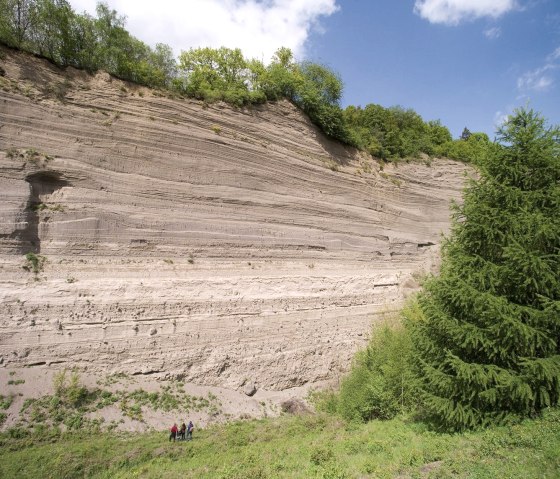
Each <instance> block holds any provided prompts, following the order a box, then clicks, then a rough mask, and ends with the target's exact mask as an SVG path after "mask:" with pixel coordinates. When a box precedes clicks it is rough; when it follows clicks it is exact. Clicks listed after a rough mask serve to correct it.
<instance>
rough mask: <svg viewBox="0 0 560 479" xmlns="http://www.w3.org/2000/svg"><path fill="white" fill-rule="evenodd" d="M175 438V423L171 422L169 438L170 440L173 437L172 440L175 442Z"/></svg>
mask: <svg viewBox="0 0 560 479" xmlns="http://www.w3.org/2000/svg"><path fill="white" fill-rule="evenodd" d="M176 438H177V423H175V424H173V426H172V427H171V434H170V435H169V440H170V441H171V440H172V439H173V442H175V439H176Z"/></svg>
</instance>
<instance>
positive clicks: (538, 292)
mask: <svg viewBox="0 0 560 479" xmlns="http://www.w3.org/2000/svg"><path fill="white" fill-rule="evenodd" d="M474 136H475V135H471V137H469V139H468V140H466V142H469V141H471V138H473V137H474ZM559 138H560V135H559V130H558V129H552V128H546V127H545V124H544V120H543V119H542V118H541V117H540V116H539V115H537V114H535V113H534V112H533V111H532V110H529V111H527V110H519V111H516V113H515V115H513V116H512V117H510V118H509V120H508V121H507V123H506V124H505V125H504V126H503V127H502V129H501V130H500V131H499V139H500V140H501V142H502V146H501V147H496V148H491V149H490V150H489V152H490V153H489V155H488V158H487V159H486V160H485V161H484V162H483V163H482V164H481V178H480V180H478V181H472V182H471V184H470V185H469V187H468V188H467V189H466V190H465V193H464V203H463V205H461V206H456V208H455V214H454V221H453V229H452V235H451V238H450V239H449V240H448V241H447V242H446V244H445V247H444V258H443V265H442V271H441V274H440V276H439V277H436V278H432V279H431V280H429V281H428V282H427V283H426V285H425V291H424V293H423V294H422V295H421V296H420V298H419V304H420V307H421V309H422V312H423V314H424V318H423V319H421V320H418V321H411V322H410V323H409V324H410V325H411V326H412V328H411V330H412V332H413V337H414V342H415V346H416V348H417V357H418V361H417V363H418V367H419V368H418V369H419V375H420V377H421V380H422V391H423V402H424V406H425V412H426V414H427V416H428V417H430V418H431V419H432V420H434V421H435V422H436V423H437V424H439V425H441V426H442V427H446V428H452V429H463V428H468V427H475V426H478V425H486V424H489V423H496V422H497V423H500V422H506V421H509V420H512V419H514V418H515V417H518V416H531V415H534V414H536V413H538V412H539V411H541V410H543V409H544V408H547V407H549V406H551V405H556V404H558V402H559V398H560V254H559V253H560V215H559V214H558V212H559V211H560V154H559V153H560V149H559V146H558V141H559ZM461 141H464V140H461Z"/></svg>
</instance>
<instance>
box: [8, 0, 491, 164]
mask: <svg viewBox="0 0 560 479" xmlns="http://www.w3.org/2000/svg"><path fill="white" fill-rule="evenodd" d="M125 20H126V19H125V17H124V16H120V15H119V14H118V13H117V12H116V11H115V10H112V9H110V8H109V6H108V5H107V4H106V3H102V2H100V3H98V4H97V9H96V16H91V15H89V14H87V13H83V14H78V13H76V12H75V11H74V10H73V9H72V7H71V6H70V4H69V3H68V2H67V1H66V0H0V41H1V42H2V43H4V44H6V45H8V46H10V47H13V48H18V49H21V50H24V51H27V52H31V53H33V54H36V55H39V56H42V57H45V58H48V59H49V60H51V61H52V62H54V63H55V64H57V65H59V66H61V67H65V66H73V67H75V68H80V69H85V70H87V71H89V72H95V71H97V70H105V71H107V72H108V73H110V74H111V75H114V76H115V77H118V78H120V79H123V80H128V81H131V82H134V83H138V84H141V85H146V86H148V87H152V88H162V89H168V90H171V91H173V92H175V93H177V94H179V95H183V96H187V97H190V98H197V99H200V100H204V101H206V102H213V101H219V100H221V101H225V102H227V103H230V104H232V105H235V106H239V107H241V106H244V105H250V104H258V103H264V102H267V101H276V100H279V99H284V98H285V99H288V100H290V101H292V102H293V103H294V104H296V105H297V106H298V107H299V108H301V109H302V110H303V111H304V112H305V113H306V114H307V115H308V116H309V118H310V119H311V121H313V123H315V124H316V125H317V126H318V127H319V128H321V130H322V131H323V132H324V133H325V134H327V135H328V136H330V137H332V138H334V139H337V140H340V141H342V142H343V143H346V144H348V145H352V146H354V147H356V148H359V149H361V150H364V151H367V152H369V153H370V154H371V155H373V156H375V157H377V158H380V159H383V160H398V159H401V158H413V157H418V156H419V155H420V154H422V153H424V154H427V155H436V156H447V157H449V158H453V159H457V160H461V161H473V160H475V159H476V158H479V157H480V156H481V153H484V151H485V149H486V148H487V147H488V145H489V143H490V141H489V139H488V136H487V135H486V134H484V133H475V134H472V135H470V134H469V135H462V137H461V138H459V139H457V140H453V139H452V137H451V134H450V132H449V130H448V129H447V128H446V127H445V126H443V125H442V124H441V123H440V122H439V120H438V121H427V122H426V121H424V120H423V119H422V117H421V116H420V115H419V114H418V113H416V112H415V111H414V110H412V109H405V108H402V107H398V106H396V107H390V108H385V107H383V106H381V105H376V104H368V105H367V106H366V107H364V108H362V107H359V106H358V107H355V106H349V107H347V108H346V109H343V108H341V106H340V99H341V97H342V90H343V83H342V80H341V78H340V76H339V75H338V74H336V73H335V72H333V71H332V69H330V68H328V67H327V66H325V65H320V64H317V63H313V62H309V61H301V62H297V61H295V59H294V57H293V54H292V52H291V51H290V50H289V49H288V48H280V49H279V50H278V51H277V52H276V53H275V54H274V56H273V58H272V59H271V62H270V63H269V64H268V65H265V64H264V63H263V62H262V61H260V60H257V59H247V58H245V57H244V56H243V54H242V52H241V50H239V49H230V48H225V47H222V48H217V49H215V48H196V49H192V48H191V49H189V50H187V51H183V52H181V54H180V55H179V57H178V59H175V57H174V55H173V51H172V50H171V48H170V47H169V46H168V45H165V44H162V43H158V44H157V45H156V46H155V48H151V47H150V46H148V45H146V44H145V43H144V42H142V41H141V40H139V39H137V38H135V37H134V36H132V35H131V34H130V33H129V32H128V31H127V30H126V29H125V23H126V21H125Z"/></svg>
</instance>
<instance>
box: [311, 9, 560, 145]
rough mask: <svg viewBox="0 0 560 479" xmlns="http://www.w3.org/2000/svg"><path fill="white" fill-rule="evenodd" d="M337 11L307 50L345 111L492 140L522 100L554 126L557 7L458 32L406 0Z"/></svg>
mask: <svg viewBox="0 0 560 479" xmlns="http://www.w3.org/2000/svg"><path fill="white" fill-rule="evenodd" d="M462 3H468V2H462ZM475 3H476V2H475ZM478 3H484V2H478ZM488 3H497V2H488ZM338 4H339V5H340V9H339V11H337V12H336V13H335V14H333V15H330V16H328V17H326V18H324V19H322V20H321V24H322V27H323V33H322V34H318V33H315V34H312V35H311V37H310V39H309V43H308V47H307V52H308V57H309V59H311V60H314V61H321V62H324V63H326V64H328V65H329V66H330V67H332V68H333V69H334V70H336V71H338V72H339V73H340V74H341V76H342V78H343V80H344V82H345V95H344V100H343V103H344V105H350V104H351V105H362V106H363V105H365V104H367V103H379V104H381V105H383V106H390V105H402V106H404V107H407V108H413V109H414V110H416V111H417V112H418V113H420V114H421V115H422V116H423V117H424V119H426V120H428V119H441V121H442V123H443V124H445V125H446V126H448V127H449V128H450V130H451V132H452V134H453V135H454V136H458V135H459V134H460V133H461V131H462V129H463V127H465V126H467V127H468V128H469V129H471V130H472V131H484V132H486V133H488V134H490V135H491V137H493V135H494V132H495V124H496V122H499V121H500V119H502V118H503V115H505V114H508V113H511V112H512V110H513V109H514V108H515V107H519V106H524V105H525V104H527V102H529V106H531V107H533V108H535V109H536V110H538V111H540V112H542V114H543V115H544V116H545V117H547V118H548V119H549V121H550V122H551V123H560V0H543V1H534V2H525V3H524V4H522V5H519V6H518V7H515V8H512V9H511V10H510V11H508V12H505V13H503V14H502V15H501V16H499V17H497V18H492V17H491V16H481V17H479V18H476V19H472V18H464V19H463V20H462V21H460V22H459V23H458V24H457V25H449V24H442V23H430V21H429V20H427V19H424V18H421V16H420V15H419V14H417V13H415V12H414V5H413V4H414V2H413V1H402V0H400V1H395V0H375V1H358V0H346V1H339V2H338Z"/></svg>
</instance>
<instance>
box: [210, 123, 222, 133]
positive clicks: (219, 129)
mask: <svg viewBox="0 0 560 479" xmlns="http://www.w3.org/2000/svg"><path fill="white" fill-rule="evenodd" d="M211 128H212V131H213V132H214V133H216V135H219V134H220V133H221V132H222V129H221V128H220V126H219V125H212V127H211Z"/></svg>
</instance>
